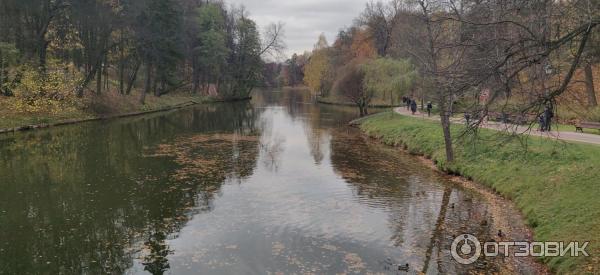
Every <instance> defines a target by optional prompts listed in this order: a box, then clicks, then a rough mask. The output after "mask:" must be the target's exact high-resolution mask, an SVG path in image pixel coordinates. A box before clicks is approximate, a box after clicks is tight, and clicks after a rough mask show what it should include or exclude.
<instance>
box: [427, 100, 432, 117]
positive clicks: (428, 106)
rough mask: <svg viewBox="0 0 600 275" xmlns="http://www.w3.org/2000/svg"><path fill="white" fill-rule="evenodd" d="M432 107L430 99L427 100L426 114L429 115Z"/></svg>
mask: <svg viewBox="0 0 600 275" xmlns="http://www.w3.org/2000/svg"><path fill="white" fill-rule="evenodd" d="M432 109H433V104H431V101H429V102H427V116H431V110H432Z"/></svg>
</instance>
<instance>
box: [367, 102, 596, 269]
mask: <svg viewBox="0 0 600 275" xmlns="http://www.w3.org/2000/svg"><path fill="white" fill-rule="evenodd" d="M360 127H361V129H362V130H363V131H364V132H366V133H367V134H368V135H370V136H372V137H375V138H379V139H380V140H381V141H382V142H384V143H386V144H388V145H394V146H398V145H400V146H404V147H405V148H406V149H407V150H408V151H410V152H411V153H414V154H419V155H425V156H427V157H429V158H431V159H432V160H433V161H434V162H435V163H436V164H437V165H438V167H439V168H440V169H442V170H445V171H449V172H452V173H456V174H460V175H462V176H464V177H467V178H470V179H472V180H474V181H476V182H479V183H481V184H484V185H487V186H490V187H492V188H493V189H494V190H496V191H497V192H499V193H500V194H501V195H503V196H505V197H507V198H509V199H511V200H512V201H514V203H515V204H516V205H517V206H518V207H519V209H521V211H522V212H523V214H524V216H525V218H526V220H527V222H528V224H529V226H530V227H531V228H532V229H533V231H534V233H535V239H536V241H567V242H570V241H590V246H589V247H588V252H590V254H591V257H578V258H571V257H567V258H543V259H542V260H543V261H544V262H545V263H547V264H548V266H549V267H550V268H551V269H552V270H554V271H556V272H558V273H570V274H599V273H600V261H599V257H598V256H599V254H600V146H593V145H583V144H575V143H560V142H557V141H554V140H550V139H542V138H533V137H532V138H529V139H528V146H527V148H525V147H524V146H523V145H522V143H521V142H519V141H518V140H507V139H506V138H503V136H502V135H501V134H499V133H498V132H495V131H492V130H485V129H484V130H482V131H481V138H480V139H478V140H477V141H472V142H457V145H456V158H457V159H456V161H455V162H454V163H452V164H448V163H447V162H446V161H445V155H444V143H443V138H442V130H441V127H440V126H439V124H438V123H437V122H433V121H427V120H422V119H419V118H412V117H405V116H400V115H391V114H390V113H383V114H379V115H375V116H372V117H369V118H366V119H364V120H362V121H361V125H360ZM454 128H455V129H454V132H455V134H457V133H459V131H461V129H459V128H460V126H454ZM455 136H456V135H455Z"/></svg>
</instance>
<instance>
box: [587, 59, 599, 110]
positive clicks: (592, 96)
mask: <svg viewBox="0 0 600 275" xmlns="http://www.w3.org/2000/svg"><path fill="white" fill-rule="evenodd" d="M585 88H586V91H587V96H588V104H589V106H590V107H596V106H598V101H597V99H596V90H595V89H594V71H593V70H592V65H591V64H587V65H585Z"/></svg>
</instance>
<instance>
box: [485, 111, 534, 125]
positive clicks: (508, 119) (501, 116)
mask: <svg viewBox="0 0 600 275" xmlns="http://www.w3.org/2000/svg"><path fill="white" fill-rule="evenodd" d="M488 118H489V119H490V120H492V121H497V122H502V123H513V124H517V125H526V124H528V123H531V122H535V121H536V116H535V115H532V114H518V115H515V114H508V113H497V112H489V113H488Z"/></svg>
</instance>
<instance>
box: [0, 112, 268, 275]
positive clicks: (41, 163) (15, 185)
mask: <svg viewBox="0 0 600 275" xmlns="http://www.w3.org/2000/svg"><path fill="white" fill-rule="evenodd" d="M257 115H258V114H257V113H256V112H255V111H254V110H252V109H251V108H250V105H249V104H234V105H225V104H223V105H212V106H200V107H198V108H194V109H186V110H181V111H178V112H173V113H171V114H168V115H164V114H156V115H151V116H144V117H138V118H132V119H125V120H117V121H112V122H109V123H89V124H81V125H75V126H68V127H61V128H55V129H52V130H47V131H46V130H44V131H36V132H31V133H21V134H15V135H12V136H3V137H2V138H1V139H0V178H1V180H0V188H1V189H2V192H0V273H9V274H16V273H20V274H23V273H36V274H37V273H51V274H58V273H92V274H97V273H102V274H113V273H123V272H124V271H125V270H126V269H127V268H129V267H130V266H131V264H132V261H133V257H134V256H135V250H134V249H131V248H132V247H134V246H136V245H137V244H140V243H143V242H147V245H148V246H149V247H150V248H151V249H150V250H151V251H152V250H154V251H153V253H154V255H155V256H157V255H161V253H164V249H160V245H162V244H164V240H161V238H163V237H165V236H168V235H169V234H171V233H174V232H177V231H178V230H180V228H181V227H183V226H184V225H185V224H186V223H187V221H188V220H189V219H190V217H191V216H192V215H194V214H195V213H197V212H198V211H208V210H210V208H211V201H212V198H213V197H214V193H215V192H218V190H219V188H220V185H221V183H222V182H218V180H221V178H218V177H217V178H212V179H210V178H206V179H204V180H203V181H176V180H173V179H172V178H171V177H170V171H173V170H176V169H178V168H180V166H179V165H178V164H177V163H176V162H174V161H173V160H172V159H169V158H145V157H144V156H143V152H146V151H147V150H148V149H149V148H153V147H154V146H156V145H157V144H161V143H169V142H171V141H174V140H176V138H177V137H180V136H182V135H188V136H193V135H194V133H198V132H202V133H206V132H213V133H217V132H224V133H233V132H235V133H255V132H256V131H257V130H256V128H255V125H254V124H255V122H254V121H255V120H256V116H257ZM229 145H230V147H232V146H231V144H229ZM256 147H257V144H256V143H254V148H256ZM214 150H217V148H215V149H214ZM236 150H239V151H244V150H246V148H244V147H243V146H242V147H238V149H235V150H234V149H231V150H229V151H224V152H223V154H230V155H229V157H230V158H232V159H234V160H235V158H233V157H232V156H234V155H235V154H236ZM251 154H257V152H256V150H255V151H253V152H251ZM255 162H256V156H253V157H250V156H249V157H247V158H245V160H244V161H237V162H236V161H232V162H230V164H231V165H230V166H228V167H227V168H226V169H223V171H224V172H225V173H228V174H235V173H237V174H240V175H248V174H250V173H252V167H254V166H255V165H256V164H255ZM232 172H233V173H232ZM207 186H208V187H207ZM152 247H154V249H153V248H152ZM157 248H159V249H157ZM153 257H154V256H153ZM157 259H158V258H157ZM149 262H152V261H149ZM164 264H166V263H164ZM164 264H162V265H163V269H164ZM160 267H161V264H160V261H158V262H157V261H154V263H152V264H151V265H148V266H147V268H150V269H152V270H160V269H161V268H160Z"/></svg>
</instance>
